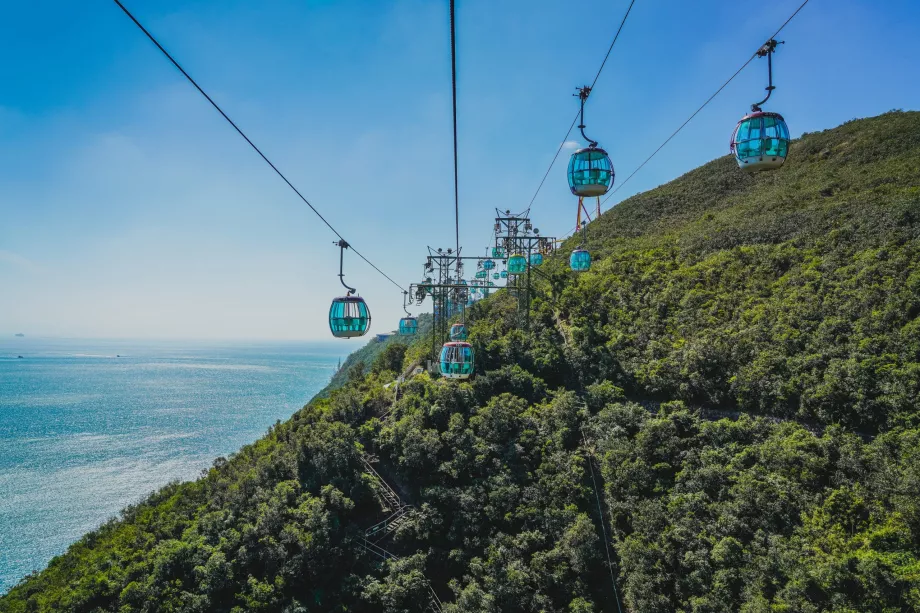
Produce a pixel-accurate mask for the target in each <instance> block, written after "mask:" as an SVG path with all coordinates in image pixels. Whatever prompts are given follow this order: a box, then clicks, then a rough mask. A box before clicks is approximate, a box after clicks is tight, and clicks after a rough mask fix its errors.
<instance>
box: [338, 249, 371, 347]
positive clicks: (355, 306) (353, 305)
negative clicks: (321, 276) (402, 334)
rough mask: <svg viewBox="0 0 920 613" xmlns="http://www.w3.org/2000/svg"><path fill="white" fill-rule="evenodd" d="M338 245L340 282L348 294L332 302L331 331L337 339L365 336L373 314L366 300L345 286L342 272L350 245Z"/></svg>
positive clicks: (353, 289)
mask: <svg viewBox="0 0 920 613" xmlns="http://www.w3.org/2000/svg"><path fill="white" fill-rule="evenodd" d="M336 244H337V245H338V246H339V281H340V282H341V283H342V285H343V286H344V287H345V289H347V290H348V293H347V294H346V295H345V296H339V297H338V298H334V299H333V300H332V304H331V305H330V307H329V330H330V331H331V332H332V336H334V337H336V338H355V337H357V336H364V335H365V334H367V331H368V330H369V329H370V326H371V312H370V309H368V307H367V304H366V303H365V302H364V298H361V297H360V296H356V295H355V292H356V290H355V288H353V287H349V286H348V285H345V273H344V272H343V271H342V270H343V264H344V260H345V250H346V249H348V243H347V242H345V241H344V240H340V241H339V242H338V243H336Z"/></svg>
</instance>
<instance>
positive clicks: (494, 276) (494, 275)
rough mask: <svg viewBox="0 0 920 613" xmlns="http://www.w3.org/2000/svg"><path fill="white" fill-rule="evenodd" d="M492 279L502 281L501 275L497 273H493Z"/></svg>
mask: <svg viewBox="0 0 920 613" xmlns="http://www.w3.org/2000/svg"><path fill="white" fill-rule="evenodd" d="M492 278H493V279H500V278H501V275H500V274H498V273H497V272H493V273H492Z"/></svg>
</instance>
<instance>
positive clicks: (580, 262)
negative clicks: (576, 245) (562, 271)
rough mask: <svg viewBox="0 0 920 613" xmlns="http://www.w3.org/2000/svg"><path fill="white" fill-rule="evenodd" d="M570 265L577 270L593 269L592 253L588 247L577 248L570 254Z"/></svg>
mask: <svg viewBox="0 0 920 613" xmlns="http://www.w3.org/2000/svg"><path fill="white" fill-rule="evenodd" d="M569 266H570V267H571V268H572V270H574V271H575V272H585V271H586V270H591V254H590V253H588V251H587V250H586V249H576V250H575V251H573V252H572V255H571V256H569Z"/></svg>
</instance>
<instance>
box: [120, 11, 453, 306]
mask: <svg viewBox="0 0 920 613" xmlns="http://www.w3.org/2000/svg"><path fill="white" fill-rule="evenodd" d="M113 1H114V2H115V4H117V5H118V7H119V8H120V9H121V10H122V11H123V12H124V13H125V15H127V16H128V17H129V18H130V19H131V21H133V22H134V25H136V26H137V27H138V28H139V29H140V30H141V32H143V33H144V35H146V36H147V38H148V39H150V42H152V43H153V44H154V45H155V46H156V48H157V49H159V50H160V51H161V52H162V53H163V55H165V56H166V58H167V59H168V60H169V61H170V62H171V63H172V65H173V66H175V67H176V68H177V69H178V70H179V72H181V73H182V75H183V76H184V77H185V78H186V79H188V82H189V83H191V84H192V85H193V86H194V87H195V89H197V90H198V93H200V94H201V95H202V96H204V98H205V100H207V101H208V102H209V103H210V104H211V106H213V107H214V108H215V110H217V112H218V113H220V115H221V117H223V118H224V119H226V120H227V123H229V124H230V125H231V126H233V129H234V130H236V131H237V133H238V134H239V135H240V136H242V137H243V140H245V141H246V142H247V143H248V144H249V146H250V147H252V148H253V150H255V152H256V153H258V154H259V156H260V157H261V158H262V159H263V160H264V161H265V163H266V164H268V165H269V166H270V167H271V169H272V170H274V171H275V174H277V175H278V176H279V177H281V180H282V181H284V182H285V183H286V184H287V186H288V187H290V188H291V189H292V190H293V191H294V193H295V194H297V196H298V197H300V199H301V200H303V201H304V203H305V204H306V205H307V206H308V207H310V210H311V211H313V212H314V213H315V214H316V216H317V217H319V218H320V220H321V221H322V222H323V223H324V224H326V227H327V228H329V229H330V230H332V232H333V233H334V234H335V235H336V236H338V237H339V239H340V240H343V241H345V237H344V236H342V235H341V234H340V233H339V231H338V230H336V229H335V228H334V227H333V226H332V224H331V223H329V221H328V220H327V219H326V218H325V217H323V215H322V214H321V213H320V212H319V211H318V210H317V209H316V207H314V206H313V205H312V204H311V203H310V201H309V200H307V198H306V197H305V196H304V195H303V194H302V193H300V190H298V189H297V188H296V187H294V184H293V183H291V182H290V181H289V180H288V178H287V177H286V176H284V174H283V173H282V172H281V171H280V170H278V167H277V166H275V165H274V163H272V161H271V160H270V159H268V156H266V155H265V154H264V153H262V150H261V149H259V147H257V146H256V144H255V143H254V142H252V140H250V138H249V137H248V136H246V134H245V133H244V132H243V131H242V130H241V129H240V127H239V126H238V125H237V124H236V123H235V122H234V121H233V120H232V119H230V117H229V116H228V115H227V114H226V113H225V112H224V110H223V109H222V108H220V106H218V104H217V103H216V102H214V99H213V98H211V96H209V95H208V93H207V92H206V91H204V89H202V88H201V86H200V85H198V83H197V82H196V81H195V79H193V78H192V77H191V75H189V73H188V72H186V71H185V69H184V68H183V67H182V66H181V65H180V64H179V62H178V61H176V59H175V58H174V57H173V56H172V55H171V54H170V53H169V52H168V51H167V50H166V49H165V48H164V47H163V45H161V44H160V42H159V41H158V40H157V39H156V38H155V37H154V36H153V34H151V33H150V31H149V30H147V28H145V27H144V26H143V24H141V22H140V21H138V19H137V18H136V17H135V16H134V15H133V14H132V13H131V11H129V10H128V8H127V7H125V5H124V4H122V3H121V1H120V0H113ZM451 4H453V1H452V2H451ZM455 130H456V124H455ZM345 242H348V241H345ZM348 246H349V248H350V249H351V250H352V252H354V254H355V255H357V256H358V257H359V258H361V259H362V260H364V261H365V262H366V263H367V264H368V265H370V267H371V268H373V269H374V270H376V271H377V272H378V273H380V274H381V275H383V277H384V278H386V279H387V280H388V281H389V282H390V283H392V284H393V285H395V286H396V287H398V288H399V289H400V290H401V291H405V290H404V288H403V287H402V286H401V285H400V284H399V283H397V282H396V281H394V280H393V279H392V277H390V276H389V275H388V274H386V273H385V272H383V271H382V270H380V268H378V267H377V265H376V264H374V263H373V262H371V261H370V260H369V259H367V258H366V257H365V256H364V255H363V254H361V252H359V251H358V250H357V249H355V248H354V246H353V245H351V243H348Z"/></svg>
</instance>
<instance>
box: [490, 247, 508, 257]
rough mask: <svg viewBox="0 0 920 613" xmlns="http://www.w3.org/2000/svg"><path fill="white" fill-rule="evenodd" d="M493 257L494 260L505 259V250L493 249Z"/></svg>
mask: <svg viewBox="0 0 920 613" xmlns="http://www.w3.org/2000/svg"><path fill="white" fill-rule="evenodd" d="M492 257H493V258H503V257H505V250H504V249H502V248H501V247H492Z"/></svg>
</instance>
